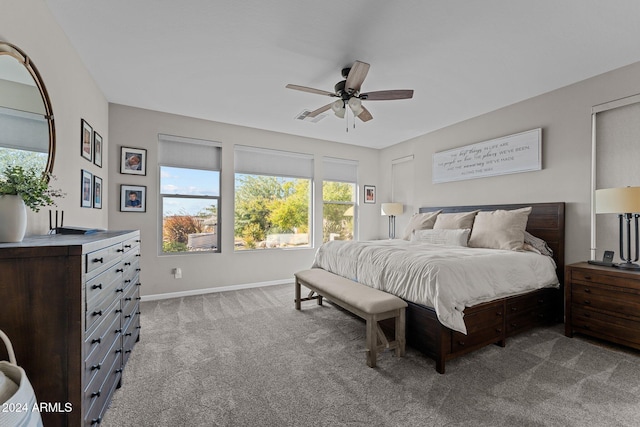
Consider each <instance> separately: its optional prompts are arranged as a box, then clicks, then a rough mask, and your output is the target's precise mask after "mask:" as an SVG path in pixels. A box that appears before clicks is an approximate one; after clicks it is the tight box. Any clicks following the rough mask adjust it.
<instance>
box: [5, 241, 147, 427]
mask: <svg viewBox="0 0 640 427" xmlns="http://www.w3.org/2000/svg"><path fill="white" fill-rule="evenodd" d="M139 260H140V233H139V231H113V232H112V231H107V232H99V233H94V234H89V235H50V236H35V237H27V238H25V239H24V240H23V241H22V242H21V243H0V305H1V307H0V329H2V330H3V331H4V332H5V333H6V334H7V335H8V336H9V338H10V339H11V342H12V343H13V346H14V350H15V353H16V358H17V360H18V364H19V365H20V366H22V367H23V368H24V369H25V371H26V373H27V376H28V377H29V380H30V381H31V383H32V385H33V388H34V390H35V392H36V397H37V399H38V402H40V404H41V405H42V404H44V405H45V406H44V407H43V409H44V410H43V411H41V415H42V420H43V424H44V425H45V426H46V427H52V426H91V425H99V424H100V422H101V420H102V417H103V416H104V413H105V411H106V410H107V408H108V405H109V403H110V401H111V396H112V394H113V392H114V391H115V389H116V388H117V387H118V386H119V385H120V381H121V378H122V373H123V369H124V367H125V365H126V363H127V360H128V358H129V356H130V355H131V352H132V350H133V348H134V345H135V343H136V342H137V341H138V340H139V337H140V304H139V302H140V291H139V289H140V261H139ZM2 351H3V349H0V359H6V354H2Z"/></svg>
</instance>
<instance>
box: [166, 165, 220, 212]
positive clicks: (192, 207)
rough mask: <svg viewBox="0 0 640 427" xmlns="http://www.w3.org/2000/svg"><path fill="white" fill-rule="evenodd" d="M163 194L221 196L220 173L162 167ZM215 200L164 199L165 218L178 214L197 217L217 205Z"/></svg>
mask: <svg viewBox="0 0 640 427" xmlns="http://www.w3.org/2000/svg"><path fill="white" fill-rule="evenodd" d="M160 189H161V192H162V194H165V195H166V194H169V195H172V194H176V195H177V194H179V195H187V196H216V197H218V196H220V172H218V171H208V170H197V169H183V168H175V167H170V166H161V170H160ZM216 204H217V202H216V201H215V200H210V199H190V198H182V197H180V198H178V197H164V203H163V209H162V211H163V212H162V213H163V215H164V216H167V215H176V214H189V215H196V214H197V213H198V212H201V211H202V210H204V208H206V207H208V206H211V205H214V206H215V205H216Z"/></svg>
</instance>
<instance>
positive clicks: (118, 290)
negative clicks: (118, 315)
mask: <svg viewBox="0 0 640 427" xmlns="http://www.w3.org/2000/svg"><path fill="white" fill-rule="evenodd" d="M118 292H124V289H123V288H118V289H116V293H118Z"/></svg>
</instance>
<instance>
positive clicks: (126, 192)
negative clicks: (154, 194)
mask: <svg viewBox="0 0 640 427" xmlns="http://www.w3.org/2000/svg"><path fill="white" fill-rule="evenodd" d="M146 200H147V187H145V186H144V185H124V184H122V185H121V186H120V211H121V212H146V211H147V203H146Z"/></svg>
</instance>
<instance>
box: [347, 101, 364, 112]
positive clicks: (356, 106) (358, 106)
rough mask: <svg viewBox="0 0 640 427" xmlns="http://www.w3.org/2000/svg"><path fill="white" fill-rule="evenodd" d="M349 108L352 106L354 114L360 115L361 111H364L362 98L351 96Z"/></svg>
mask: <svg viewBox="0 0 640 427" xmlns="http://www.w3.org/2000/svg"><path fill="white" fill-rule="evenodd" d="M349 108H351V111H353V114H354V115H356V116H358V115H360V113H362V101H360V98H350V99H349Z"/></svg>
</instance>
